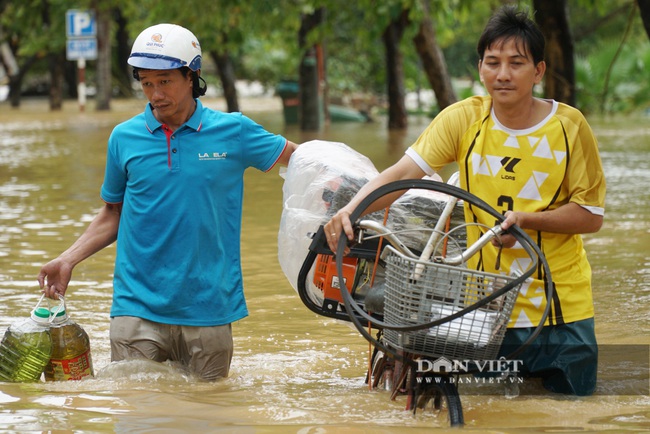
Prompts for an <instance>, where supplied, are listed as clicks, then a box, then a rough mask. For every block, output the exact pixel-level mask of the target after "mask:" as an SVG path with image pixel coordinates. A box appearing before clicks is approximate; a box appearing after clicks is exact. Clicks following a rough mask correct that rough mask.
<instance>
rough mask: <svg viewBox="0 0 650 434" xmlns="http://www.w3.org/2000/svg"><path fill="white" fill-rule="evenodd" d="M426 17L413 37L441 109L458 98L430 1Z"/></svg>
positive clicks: (425, 5)
mask: <svg viewBox="0 0 650 434" xmlns="http://www.w3.org/2000/svg"><path fill="white" fill-rule="evenodd" d="M424 7H425V18H424V19H423V20H422V22H421V23H420V27H419V29H418V33H417V34H416V35H415V37H414V38H413V43H414V44H415V49H416V50H417V52H418V55H419V56H420V60H421V61H422V67H423V68H424V72H425V74H426V75H427V79H428V80H429V84H430V85H431V89H433V91H434V92H435V94H436V100H437V101H438V108H439V109H440V110H442V109H444V108H445V107H447V106H449V105H451V104H453V103H455V102H456V101H457V100H458V99H457V98H456V93H455V92H454V88H453V87H452V85H451V78H450V77H449V72H448V71H447V62H445V56H444V54H443V53H442V50H441V49H440V46H439V45H438V41H437V39H436V30H435V27H434V25H433V22H432V21H431V18H429V17H430V13H429V2H428V1H425V2H424Z"/></svg>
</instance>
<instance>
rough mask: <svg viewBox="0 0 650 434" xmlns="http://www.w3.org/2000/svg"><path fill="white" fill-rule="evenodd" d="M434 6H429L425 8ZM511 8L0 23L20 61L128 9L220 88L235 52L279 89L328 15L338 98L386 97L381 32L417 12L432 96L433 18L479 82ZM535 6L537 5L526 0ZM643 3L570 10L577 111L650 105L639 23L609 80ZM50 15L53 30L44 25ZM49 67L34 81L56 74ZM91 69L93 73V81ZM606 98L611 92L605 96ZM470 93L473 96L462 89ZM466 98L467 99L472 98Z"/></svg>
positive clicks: (260, 2) (50, 7) (40, 5)
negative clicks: (497, 19)
mask: <svg viewBox="0 0 650 434" xmlns="http://www.w3.org/2000/svg"><path fill="white" fill-rule="evenodd" d="M425 2H426V3H425ZM502 3H503V0H485V1H480V2H477V1H475V0H382V1H376V0H357V1H347V2H344V1H341V0H256V1H241V0H210V1H206V0H184V1H182V2H170V1H163V0H140V1H139V2H132V1H127V0H56V1H55V0H21V1H20V2H18V1H15V2H3V3H1V4H2V5H3V8H4V9H3V10H2V14H1V15H0V25H1V26H2V29H3V34H4V37H5V38H7V39H9V40H11V42H12V46H13V47H17V49H18V62H19V64H22V63H24V62H25V61H26V59H28V58H30V57H33V56H35V57H37V58H45V56H46V54H48V53H50V52H53V51H57V50H63V49H64V48H65V21H64V17H65V11H66V10H67V9H74V8H77V9H85V8H89V7H90V6H91V4H93V5H96V6H97V7H100V8H108V9H113V8H119V9H120V10H121V12H122V15H123V16H125V17H127V18H128V20H129V22H128V29H129V33H130V34H131V38H135V36H136V35H137V34H138V33H139V32H140V31H141V30H142V29H143V28H145V27H147V26H150V25H153V24H156V23H160V22H173V23H177V24H180V25H183V26H186V27H188V28H189V29H191V30H192V31H193V32H194V33H195V34H196V35H197V37H198V38H199V40H200V41H201V45H202V48H203V50H204V52H205V53H206V55H205V56H204V57H205V60H206V69H205V70H204V72H205V74H204V75H205V77H206V80H208V81H209V82H210V83H211V84H212V83H216V82H217V81H218V79H217V77H216V74H215V71H214V69H213V68H210V65H209V63H210V59H209V57H210V56H209V55H208V53H209V52H219V53H223V52H227V53H228V54H229V55H230V56H231V58H232V59H233V62H234V65H235V73H236V75H237V77H238V78H240V79H245V80H256V81H260V82H261V83H263V84H264V85H265V86H267V87H269V88H272V87H275V85H276V84H277V83H278V82H279V81H280V80H281V79H285V78H297V75H298V66H299V62H300V59H301V53H300V49H299V47H298V30H299V28H300V23H301V16H302V15H303V14H309V13H312V12H313V11H315V10H316V9H317V8H321V7H322V8H324V9H325V22H324V24H323V25H322V26H321V27H320V28H319V29H317V31H314V32H313V33H312V34H311V35H309V42H310V43H319V44H322V47H323V48H324V52H325V55H326V68H327V69H326V71H327V80H328V86H329V93H330V95H332V96H336V95H343V94H350V93H372V94H378V95H382V94H385V92H386V76H385V65H386V60H385V53H384V46H383V42H382V34H383V32H384V30H385V28H386V26H387V25H388V23H389V22H390V20H392V19H394V18H395V17H397V16H399V14H400V13H401V12H402V10H408V13H409V19H410V25H409V27H408V28H407V30H406V31H405V34H404V36H403V39H402V43H401V46H400V49H401V52H402V54H403V56H404V82H405V85H406V87H407V90H409V91H415V90H418V89H423V88H428V82H427V81H426V80H425V78H424V74H423V72H422V68H421V65H420V62H419V58H418V56H417V54H416V52H415V49H414V46H413V43H412V38H413V36H414V35H415V34H416V32H417V28H418V25H419V23H420V21H421V20H422V19H423V18H424V17H425V14H428V15H429V16H430V17H431V18H432V21H433V23H434V26H435V28H436V34H437V39H438V43H439V44H440V47H441V48H442V50H443V52H444V54H445V58H446V62H447V67H448V70H449V72H450V74H451V76H452V77H454V78H465V79H467V78H470V79H471V78H472V77H475V76H476V67H477V61H478V59H477V55H476V48H475V47H476V40H477V39H478V36H479V34H480V32H481V31H482V29H483V26H484V25H485V21H486V20H487V18H488V17H489V16H490V14H491V13H492V11H493V10H494V9H495V8H496V7H498V6H499V5H500V4H502ZM517 3H518V4H520V5H521V6H524V7H530V5H531V4H532V0H521V1H518V2H517ZM632 6H634V0H575V1H571V2H568V7H569V18H570V21H571V23H570V24H571V29H572V33H573V36H574V40H575V50H576V78H577V86H578V89H577V90H578V93H577V98H578V105H579V107H580V108H582V109H584V110H585V111H588V112H589V111H592V112H595V111H600V110H605V111H607V112H611V111H627V110H632V109H634V108H635V107H639V106H642V107H643V106H645V105H647V104H648V101H650V89H649V87H650V80H649V78H650V77H648V75H650V73H649V72H648V71H649V70H650V64H649V62H650V49H649V48H648V38H647V35H646V34H645V32H644V30H643V28H642V25H641V23H640V19H638V16H637V17H636V18H635V22H634V28H633V31H632V32H630V37H629V40H628V41H626V42H625V45H624V46H623V49H622V50H621V52H620V54H619V55H618V58H617V59H616V62H615V64H614V67H613V68H611V71H610V72H609V81H608V84H609V86H608V88H607V89H606V88H605V83H606V80H607V79H606V77H607V74H608V70H609V69H610V65H611V63H612V60H613V59H614V55H615V53H616V50H617V47H618V46H619V45H620V41H621V40H622V38H623V33H624V29H625V28H626V25H627V20H628V17H629V12H630V10H631V9H630V8H631V7H632ZM47 11H49V14H50V17H51V18H52V19H51V22H50V23H49V24H48V23H45V22H43V16H44V15H45V16H47V14H46V13H45V12H47ZM46 67H47V66H46V63H45V62H41V63H40V64H36V66H35V67H34V69H33V70H32V71H33V72H34V75H39V76H47V70H46ZM92 67H93V65H92V62H91V64H90V65H89V71H88V72H89V74H90V76H91V77H92ZM606 90H607V91H606ZM463 92H465V91H463ZM463 95H464V94H463Z"/></svg>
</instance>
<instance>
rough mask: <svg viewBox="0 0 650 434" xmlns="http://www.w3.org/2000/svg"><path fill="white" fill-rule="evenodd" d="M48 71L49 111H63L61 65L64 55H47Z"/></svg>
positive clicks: (63, 61)
mask: <svg viewBox="0 0 650 434" xmlns="http://www.w3.org/2000/svg"><path fill="white" fill-rule="evenodd" d="M47 61H48V64H49V69H50V93H49V97H50V110H52V111H58V110H61V109H63V75H64V74H63V65H64V64H65V61H66V60H65V54H63V53H60V52H59V53H50V54H48V55H47Z"/></svg>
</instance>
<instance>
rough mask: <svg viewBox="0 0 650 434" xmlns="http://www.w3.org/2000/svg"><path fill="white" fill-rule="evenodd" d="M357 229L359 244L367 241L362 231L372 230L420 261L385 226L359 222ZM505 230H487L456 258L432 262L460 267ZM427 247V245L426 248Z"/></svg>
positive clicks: (404, 253)
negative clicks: (358, 229)
mask: <svg viewBox="0 0 650 434" xmlns="http://www.w3.org/2000/svg"><path fill="white" fill-rule="evenodd" d="M356 226H357V227H358V228H360V229H361V231H359V234H358V235H357V241H358V242H359V243H361V242H363V240H364V239H368V238H367V237H366V238H364V236H363V234H364V232H363V231H364V230H373V231H375V232H377V233H378V234H379V235H381V236H382V237H384V238H385V239H386V240H387V241H388V242H389V243H390V244H391V245H392V246H393V247H394V248H395V249H396V250H397V251H399V252H400V253H402V254H403V255H405V256H408V257H410V258H413V259H421V258H420V256H418V255H416V254H415V253H413V252H412V251H411V249H409V248H408V247H407V246H406V245H405V244H404V243H403V242H402V241H401V240H400V239H399V238H398V237H397V236H396V235H395V233H394V232H391V231H390V230H389V229H388V228H387V227H386V226H384V225H382V224H381V223H379V222H376V221H373V220H360V221H359V223H357V225H356ZM504 232H505V230H504V229H503V228H502V227H501V225H496V226H494V227H492V228H490V229H488V231H487V232H485V234H483V235H482V236H481V237H480V238H479V239H478V240H476V242H474V244H472V245H471V246H469V247H468V248H467V249H466V250H465V251H463V252H461V253H459V254H458V255H456V256H452V257H442V256H436V257H434V258H433V261H434V262H437V263H442V264H446V265H460V264H463V263H465V262H467V260H468V259H469V258H471V257H472V256H474V255H475V254H476V253H478V252H479V251H480V250H481V249H482V248H483V247H484V246H485V245H486V244H487V243H489V242H490V241H491V240H492V239H493V238H494V237H498V236H499V235H501V234H503V233H504ZM428 247H429V245H427V247H425V249H426V248H428Z"/></svg>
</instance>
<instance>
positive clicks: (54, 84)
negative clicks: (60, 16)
mask: <svg viewBox="0 0 650 434" xmlns="http://www.w3.org/2000/svg"><path fill="white" fill-rule="evenodd" d="M41 6H42V9H41V20H42V21H43V30H44V31H45V32H46V33H47V32H50V31H51V28H52V17H51V13H50V5H49V3H48V2H42V3H41ZM49 48H50V49H49V50H48V54H47V66H48V70H49V72H50V89H49V102H50V110H52V111H56V110H61V109H62V108H63V71H62V68H61V59H60V55H59V53H57V52H56V50H54V49H52V48H51V47H49Z"/></svg>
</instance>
